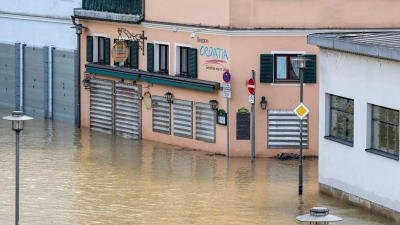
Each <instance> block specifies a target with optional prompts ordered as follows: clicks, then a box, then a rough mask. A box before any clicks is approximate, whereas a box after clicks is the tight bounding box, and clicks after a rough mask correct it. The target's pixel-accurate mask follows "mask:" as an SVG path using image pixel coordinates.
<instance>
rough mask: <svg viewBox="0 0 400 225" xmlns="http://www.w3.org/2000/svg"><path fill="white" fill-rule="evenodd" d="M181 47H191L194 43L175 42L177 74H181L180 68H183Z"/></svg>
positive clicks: (175, 70)
mask: <svg viewBox="0 0 400 225" xmlns="http://www.w3.org/2000/svg"><path fill="white" fill-rule="evenodd" d="M181 47H186V48H191V47H192V45H189V44H181V43H175V68H174V72H175V75H176V74H180V73H181V71H180V68H181V60H180V59H181V51H180V50H181V49H180V48H181Z"/></svg>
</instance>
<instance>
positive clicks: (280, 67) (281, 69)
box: [276, 56, 287, 79]
mask: <svg viewBox="0 0 400 225" xmlns="http://www.w3.org/2000/svg"><path fill="white" fill-rule="evenodd" d="M286 71H287V64H286V56H278V57H276V78H277V79H286V74H287V72H286Z"/></svg>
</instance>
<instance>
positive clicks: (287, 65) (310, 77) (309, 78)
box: [260, 52, 317, 84]
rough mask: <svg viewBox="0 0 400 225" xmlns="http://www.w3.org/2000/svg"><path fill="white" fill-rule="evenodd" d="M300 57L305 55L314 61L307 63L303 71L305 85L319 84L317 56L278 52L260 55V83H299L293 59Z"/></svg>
mask: <svg viewBox="0 0 400 225" xmlns="http://www.w3.org/2000/svg"><path fill="white" fill-rule="evenodd" d="M298 55H304V56H305V57H306V58H308V59H311V60H312V61H309V62H307V66H306V68H304V69H303V73H302V75H303V82H304V83H314V84H315V83H317V69H316V65H317V56H316V55H309V54H307V55H305V54H304V52H303V53H301V52H277V53H275V54H261V55H260V83H279V82H296V83H297V82H299V81H300V79H299V77H298V75H296V74H295V71H297V70H295V68H293V66H292V63H291V59H293V58H295V57H297V56H298Z"/></svg>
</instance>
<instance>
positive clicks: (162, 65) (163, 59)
mask: <svg viewBox="0 0 400 225" xmlns="http://www.w3.org/2000/svg"><path fill="white" fill-rule="evenodd" d="M166 50H167V49H166V47H165V46H164V45H161V46H160V56H161V61H160V70H166V69H167V68H166V64H167V63H166V61H167V59H166V57H165V56H166Z"/></svg>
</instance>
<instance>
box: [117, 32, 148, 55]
mask: <svg viewBox="0 0 400 225" xmlns="http://www.w3.org/2000/svg"><path fill="white" fill-rule="evenodd" d="M117 31H118V34H119V35H118V40H122V33H124V34H125V35H126V36H127V37H128V39H129V40H130V41H136V43H137V45H138V48H139V49H141V50H142V54H143V55H144V40H147V37H145V36H144V30H142V33H141V34H132V33H131V32H129V31H128V30H127V29H125V28H120V27H118V29H117ZM130 45H131V43H129V47H130Z"/></svg>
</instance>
